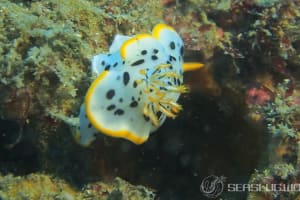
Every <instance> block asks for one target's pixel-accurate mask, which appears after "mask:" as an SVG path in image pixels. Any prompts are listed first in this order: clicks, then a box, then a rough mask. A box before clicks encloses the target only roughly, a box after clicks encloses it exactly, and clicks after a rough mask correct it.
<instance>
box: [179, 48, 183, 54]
mask: <svg viewBox="0 0 300 200" xmlns="http://www.w3.org/2000/svg"><path fill="white" fill-rule="evenodd" d="M180 55H181V56H183V46H181V47H180Z"/></svg>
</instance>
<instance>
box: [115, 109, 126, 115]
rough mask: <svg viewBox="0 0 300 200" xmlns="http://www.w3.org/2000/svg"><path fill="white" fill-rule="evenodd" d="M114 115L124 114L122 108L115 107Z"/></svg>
mask: <svg viewBox="0 0 300 200" xmlns="http://www.w3.org/2000/svg"><path fill="white" fill-rule="evenodd" d="M114 114H115V115H123V114H124V110H122V109H117V110H116V111H115V112H114Z"/></svg>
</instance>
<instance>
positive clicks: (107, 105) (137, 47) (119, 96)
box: [74, 24, 203, 146]
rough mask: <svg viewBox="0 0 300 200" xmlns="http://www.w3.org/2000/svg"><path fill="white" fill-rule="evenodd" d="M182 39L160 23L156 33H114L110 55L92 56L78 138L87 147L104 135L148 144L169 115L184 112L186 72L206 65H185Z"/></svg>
mask: <svg viewBox="0 0 300 200" xmlns="http://www.w3.org/2000/svg"><path fill="white" fill-rule="evenodd" d="M183 48H184V47H183V41H182V39H181V38H180V36H179V35H178V34H177V33H176V31H175V30H174V29H173V28H171V27H170V26H167V25H165V24H157V25H156V26H155V27H154V28H153V31H152V34H138V35H135V36H132V37H129V36H121V35H117V36H115V39H114V41H113V43H112V45H111V47H110V49H109V53H107V54H99V55H96V56H94V57H93V59H92V67H91V68H92V72H93V73H95V74H96V75H97V78H96V79H95V80H94V81H93V82H92V84H91V86H90V88H89V89H88V91H87V94H86V96H85V99H84V103H83V105H82V106H81V109H80V115H79V121H80V122H79V127H78V129H77V130H76V131H75V132H74V136H75V138H76V141H77V142H78V143H79V144H82V145H84V146H87V145H89V144H90V143H91V142H92V141H94V139H95V138H96V134H98V132H101V133H103V134H106V135H109V136H112V137H118V138H124V139H127V140H130V141H131V142H133V143H135V144H142V143H144V142H145V141H146V140H147V139H148V137H149V134H150V133H151V132H153V131H155V130H156V129H158V128H159V127H160V126H161V125H162V124H163V123H164V121H165V119H166V118H167V117H171V118H175V117H176V115H177V114H178V112H179V111H180V110H181V106H180V105H179V104H178V103H177V100H178V98H179V96H180V94H182V93H185V92H187V87H186V86H185V85H184V84H183V71H186V70H193V69H197V68H200V67H202V66H203V65H202V64H201V63H184V64H183Z"/></svg>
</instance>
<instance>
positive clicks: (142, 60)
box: [131, 59, 145, 67]
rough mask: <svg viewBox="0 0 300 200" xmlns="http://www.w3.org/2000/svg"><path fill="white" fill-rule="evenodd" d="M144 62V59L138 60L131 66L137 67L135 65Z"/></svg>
mask: <svg viewBox="0 0 300 200" xmlns="http://www.w3.org/2000/svg"><path fill="white" fill-rule="evenodd" d="M144 62H145V60H144V59H140V60H137V61H135V62H134V63H132V64H131V66H132V67H134V66H137V65H141V64H143V63H144Z"/></svg>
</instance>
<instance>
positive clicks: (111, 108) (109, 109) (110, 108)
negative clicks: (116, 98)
mask: <svg viewBox="0 0 300 200" xmlns="http://www.w3.org/2000/svg"><path fill="white" fill-rule="evenodd" d="M115 108H116V106H115V105H114V104H111V105H109V106H107V108H106V109H107V110H108V111H111V110H113V109H115Z"/></svg>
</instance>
